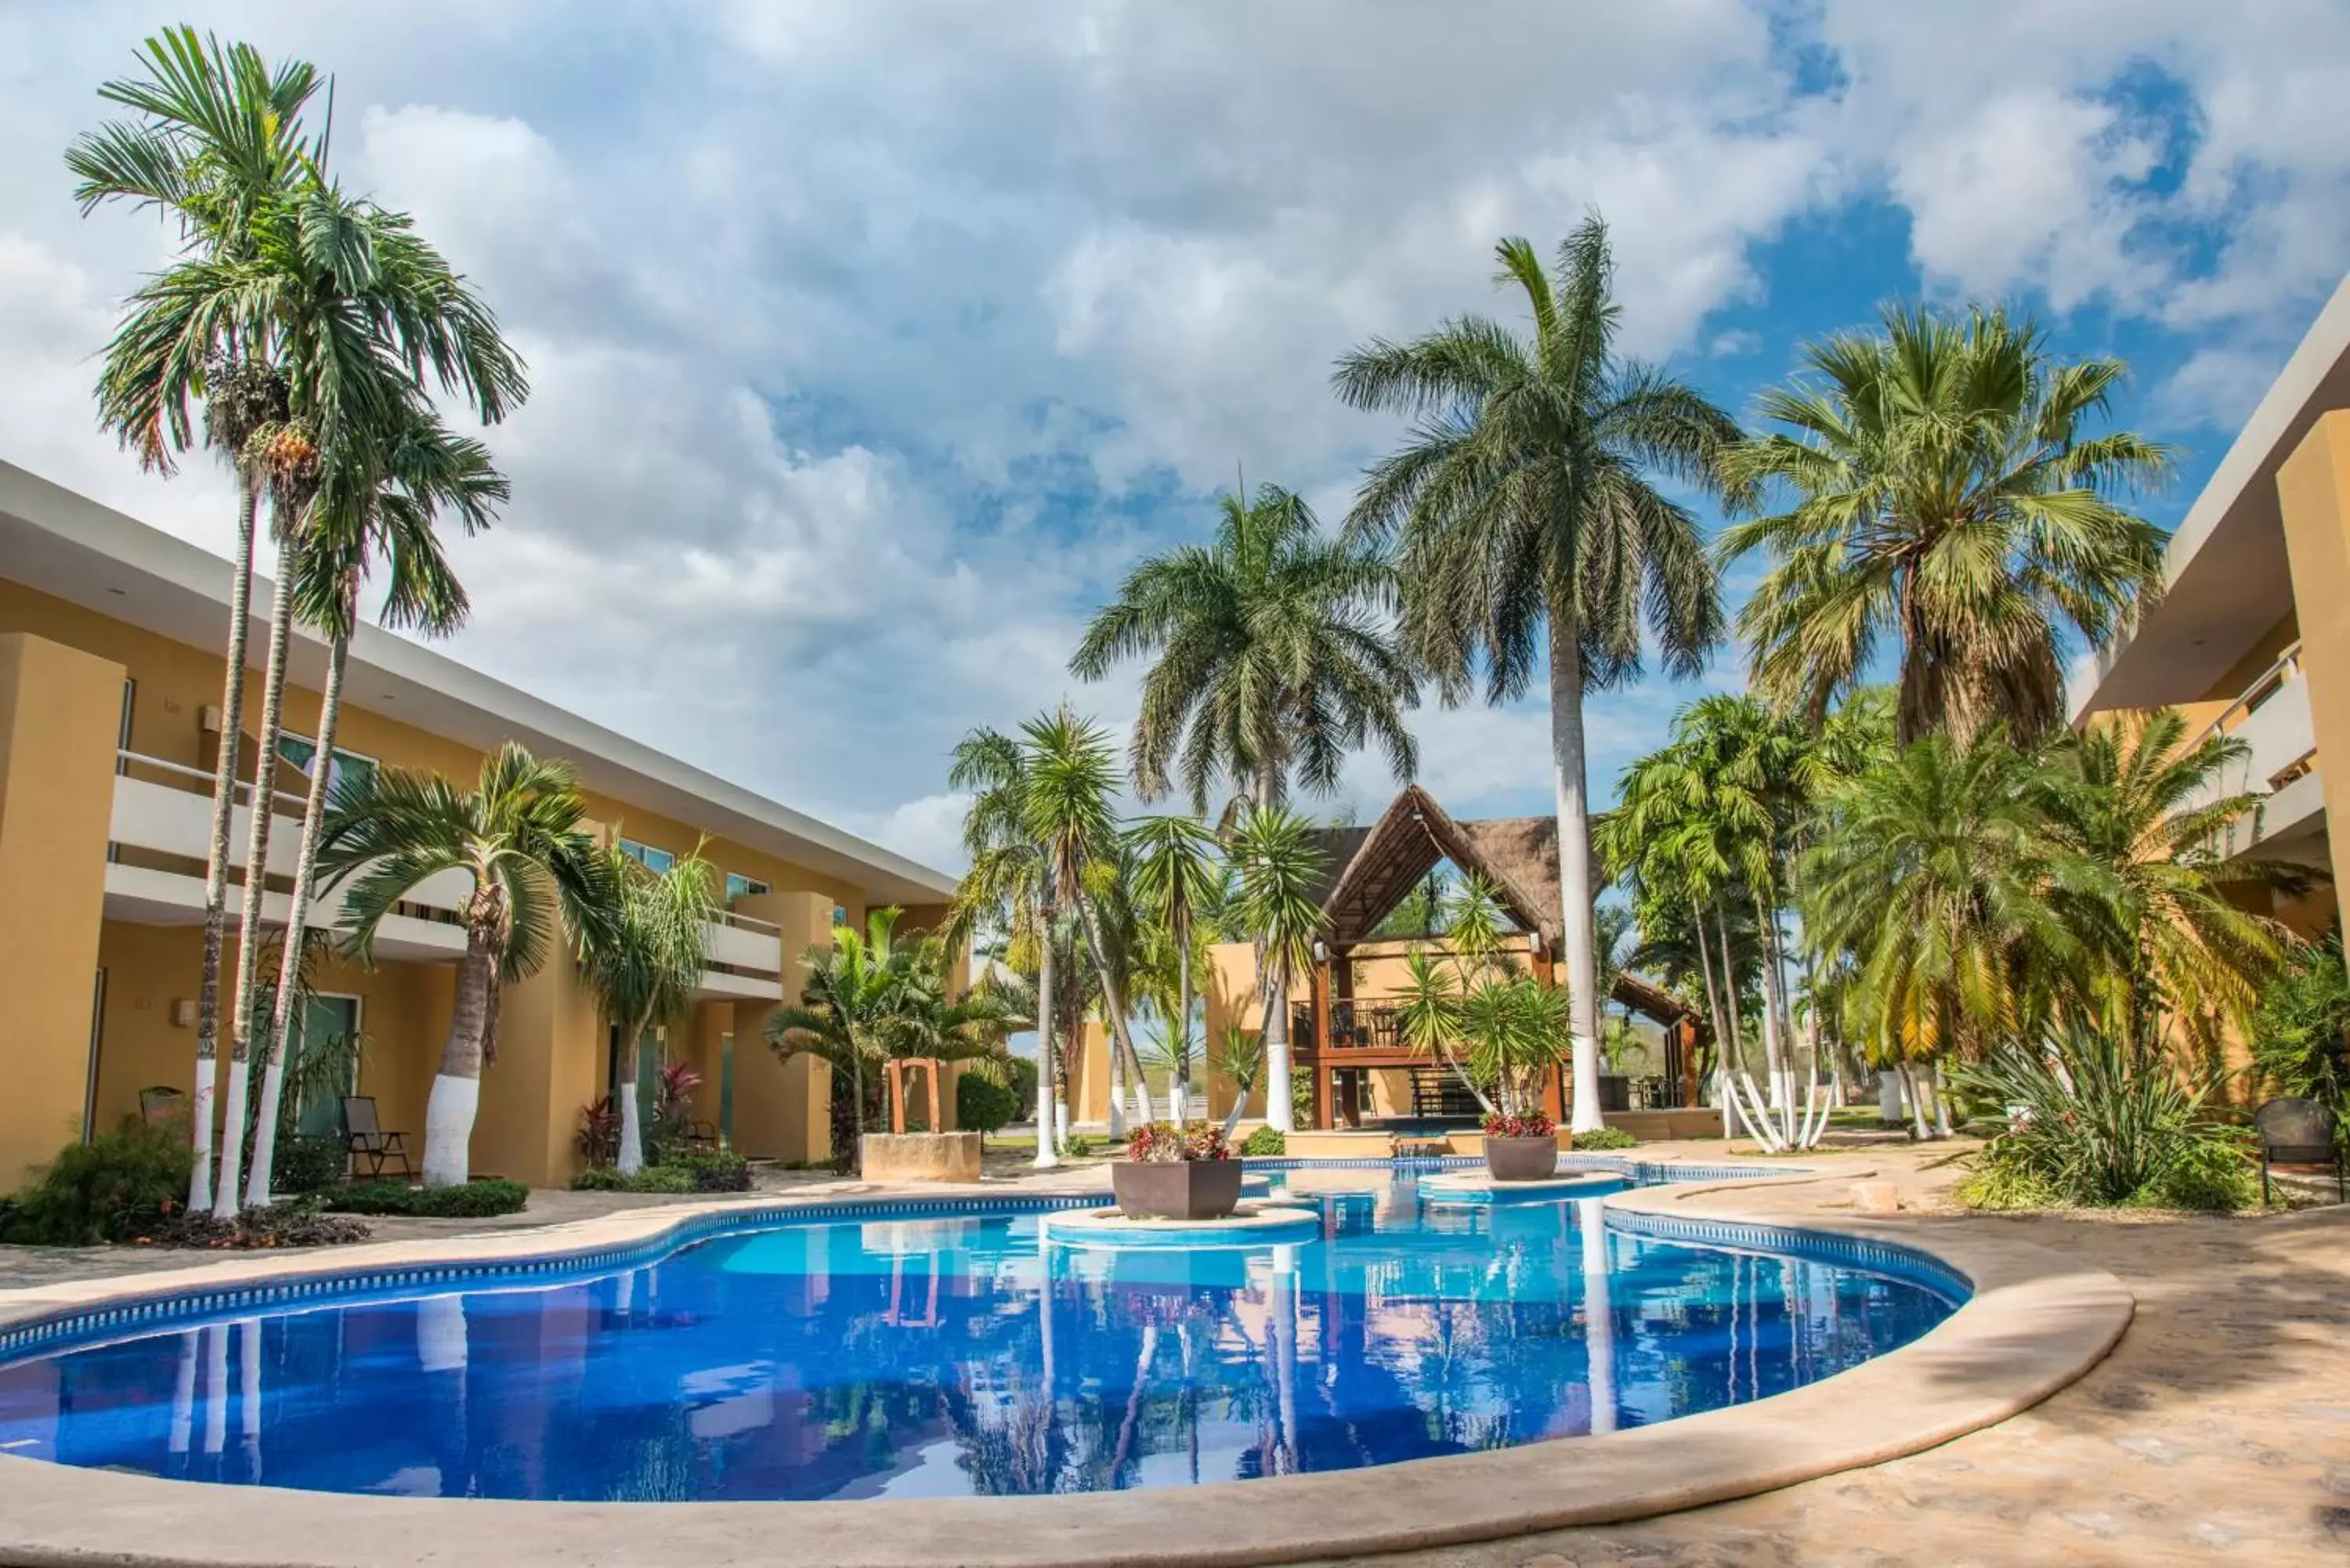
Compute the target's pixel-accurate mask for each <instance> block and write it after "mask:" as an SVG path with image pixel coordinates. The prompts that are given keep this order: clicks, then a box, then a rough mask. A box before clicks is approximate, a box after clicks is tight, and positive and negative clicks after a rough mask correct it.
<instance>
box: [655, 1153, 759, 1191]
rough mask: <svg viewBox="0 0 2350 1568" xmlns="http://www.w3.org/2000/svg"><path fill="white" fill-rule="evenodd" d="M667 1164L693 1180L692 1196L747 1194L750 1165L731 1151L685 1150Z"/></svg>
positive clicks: (749, 1181) (749, 1187)
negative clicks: (699, 1193)
mask: <svg viewBox="0 0 2350 1568" xmlns="http://www.w3.org/2000/svg"><path fill="white" fill-rule="evenodd" d="M671 1166H672V1167H673V1168H676V1169H679V1170H682V1171H684V1172H685V1173H686V1174H687V1175H688V1176H690V1177H691V1178H692V1179H693V1190H694V1191H696V1192H748V1191H750V1190H751V1162H750V1161H749V1160H747V1159H744V1158H743V1157H742V1156H741V1155H739V1154H736V1153H735V1152H734V1151H733V1149H728V1148H696V1149H688V1150H686V1151H685V1152H684V1153H682V1154H681V1155H679V1156H678V1158H676V1159H675V1160H673V1161H671Z"/></svg>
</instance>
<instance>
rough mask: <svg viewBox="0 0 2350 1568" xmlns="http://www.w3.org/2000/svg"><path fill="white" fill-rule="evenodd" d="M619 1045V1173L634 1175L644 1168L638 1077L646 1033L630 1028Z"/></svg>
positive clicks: (642, 1119) (642, 1118)
mask: <svg viewBox="0 0 2350 1568" xmlns="http://www.w3.org/2000/svg"><path fill="white" fill-rule="evenodd" d="M631 1022H633V1021H631ZM621 1027H622V1028H624V1029H626V1030H628V1033H627V1037H626V1038H625V1039H623V1040H622V1041H621V1043H620V1159H619V1165H620V1174H621V1175H622V1176H634V1175H636V1174H637V1173H638V1172H639V1171H640V1170H642V1169H644V1168H645V1113H644V1105H643V1101H642V1099H641V1098H640V1096H639V1095H638V1093H637V1075H638V1074H639V1073H640V1072H641V1071H643V1064H642V1063H641V1062H639V1060H638V1054H639V1052H641V1051H642V1050H643V1049H644V1030H643V1029H642V1028H640V1027H639V1028H631V1027H629V1025H628V1024H623V1025H622V1026H621Z"/></svg>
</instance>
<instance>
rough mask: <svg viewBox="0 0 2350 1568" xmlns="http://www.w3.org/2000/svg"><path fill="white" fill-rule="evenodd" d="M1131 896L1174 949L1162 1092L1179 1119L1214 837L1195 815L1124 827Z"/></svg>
mask: <svg viewBox="0 0 2350 1568" xmlns="http://www.w3.org/2000/svg"><path fill="white" fill-rule="evenodd" d="M1126 840H1127V849H1128V857H1129V861H1130V864H1131V867H1132V877H1131V887H1132V892H1133V895H1134V898H1135V900H1136V902H1137V903H1138V904H1139V905H1140V906H1141V908H1142V909H1143V910H1144V912H1145V913H1147V914H1148V915H1149V917H1150V918H1151V919H1155V920H1156V921H1157V922H1158V923H1159V928H1160V929H1161V930H1162V931H1163V932H1164V934H1165V937H1166V940H1167V941H1168V943H1169V944H1170V945H1171V946H1172V948H1173V949H1174V953H1175V966H1176V980H1175V999H1174V1000H1175V1005H1174V1009H1173V1011H1172V1012H1171V1013H1170V1016H1169V1018H1168V1019H1167V1034H1168V1038H1167V1058H1168V1061H1169V1064H1170V1071H1169V1075H1168V1083H1167V1097H1168V1098H1169V1099H1170V1101H1171V1102H1173V1115H1174V1116H1175V1118H1176V1119H1177V1120H1179V1121H1180V1120H1182V1119H1183V1117H1184V1115H1185V1113H1186V1111H1187V1110H1188V1109H1189V1107H1190V1105H1191V1054H1192V1053H1191V960H1192V949H1193V947H1194V946H1195V945H1196V940H1197V937H1198V934H1199V932H1198V919H1199V913H1200V910H1201V908H1202V907H1203V906H1205V905H1208V904H1210V903H1211V902H1213V901H1214V899H1215V898H1216V894H1217V889H1218V886H1219V883H1220V882H1221V879H1222V878H1221V876H1220V868H1219V867H1218V866H1217V864H1216V852H1217V844H1216V836H1215V835H1214V834H1213V833H1211V832H1210V831H1209V830H1208V828H1207V826H1206V825H1205V824H1203V823H1201V821H1200V820H1199V819H1198V818H1197V817H1192V816H1177V815H1161V816H1146V817H1143V818H1142V819H1141V820H1140V821H1139V822H1136V823H1134V824H1133V825H1132V826H1129V827H1128V829H1127V831H1126Z"/></svg>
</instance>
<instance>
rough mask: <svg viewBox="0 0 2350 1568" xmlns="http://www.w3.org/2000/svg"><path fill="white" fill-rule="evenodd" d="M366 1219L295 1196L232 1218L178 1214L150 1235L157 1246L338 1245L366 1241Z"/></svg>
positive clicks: (227, 1247)
mask: <svg viewBox="0 0 2350 1568" xmlns="http://www.w3.org/2000/svg"><path fill="white" fill-rule="evenodd" d="M368 1235H369V1231H368V1223H367V1221H366V1220H360V1219H357V1218H355V1217H353V1216H351V1215H348V1214H326V1213H321V1212H320V1211H319V1208H318V1204H317V1200H316V1199H296V1201H294V1202H291V1203H273V1204H271V1205H270V1206H269V1207H268V1208H266V1209H248V1210H245V1211H244V1213H242V1214H239V1215H238V1216H237V1217H236V1218H235V1219H234V1220H215V1219H213V1217H212V1216H211V1215H209V1214H182V1216H180V1218H179V1219H177V1220H173V1221H172V1223H170V1224H169V1225H166V1226H164V1227H163V1228H162V1229H161V1230H160V1231H157V1232H156V1233H155V1234H154V1236H153V1237H152V1238H151V1240H152V1241H153V1242H154V1244H155V1245H156V1246H159V1247H206V1248H214V1249H235V1250H244V1249H254V1248H264V1247H337V1246H341V1245H343V1244H345V1243H346V1242H350V1241H366V1240H367V1239H368Z"/></svg>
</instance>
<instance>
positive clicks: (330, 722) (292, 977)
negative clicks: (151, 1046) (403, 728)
mask: <svg viewBox="0 0 2350 1568" xmlns="http://www.w3.org/2000/svg"><path fill="white" fill-rule="evenodd" d="M358 588H359V585H358V583H356V582H351V583H348V584H346V585H345V588H344V593H343V611H344V615H345V617H346V618H345V620H344V622H343V625H344V626H345V628H348V626H349V625H350V622H349V619H348V617H349V616H350V615H352V614H354V613H356V611H357V608H358V607H357V605H356V604H355V603H354V602H353V600H354V597H355V596H356V594H357V592H358ZM350 651H351V638H350V633H349V631H348V629H346V630H344V631H341V632H339V633H338V634H337V635H336V638H335V640H334V644H333V646H332V647H331V648H330V649H328V654H327V682H326V690H325V691H322V692H320V693H319V696H318V750H317V754H315V755H314V756H312V757H311V759H310V793H309V798H308V799H307V800H306V801H305V802H304V803H303V806H302V846H301V849H300V850H299V851H298V853H297V854H296V857H295V860H294V903H293V907H292V909H291V910H290V911H289V913H288V914H287V916H286V942H285V950H284V952H283V954H282V955H281V957H280V959H279V961H278V966H277V1007H276V1016H275V1017H273V1018H272V1019H271V1021H270V1027H269V1050H268V1054H266V1055H265V1057H264V1058H263V1062H264V1066H263V1068H262V1074H261V1110H260V1112H259V1115H258V1116H257V1118H256V1119H255V1123H254V1128H253V1173H252V1175H251V1176H250V1177H248V1178H247V1179H246V1182H245V1189H244V1201H245V1205H246V1207H248V1208H258V1207H259V1206H261V1205H262V1204H265V1203H266V1202H268V1201H269V1176H270V1168H271V1167H272V1165H273V1164H274V1163H275V1162H276V1157H277V1109H278V1103H279V1101H280V1100H281V1099H283V1098H284V1096H285V1093H286V1048H287V1045H288V1044H289V1042H290V1041H291V1040H292V1038H293V1028H294V1009H295V1007H296V1005H297V1004H298V1003H297V996H296V993H297V992H299V991H300V989H301V988H300V987H299V986H297V985H296V983H295V982H296V981H297V980H299V979H300V978H301V973H302V939H303V933H304V930H305V929H306V927H307V924H308V920H309V914H310V891H311V888H312V886H313V885H314V884H315V883H316V881H317V874H318V846H319V843H320V841H321V840H322V839H323V838H324V837H325V835H326V826H327V806H328V790H329V788H330V786H331V784H332V782H333V779H334V773H335V761H334V759H335V729H336V726H337V725H338V723H339V722H341V719H342V709H343V667H344V665H345V664H346V663H348V660H349V658H350Z"/></svg>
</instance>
